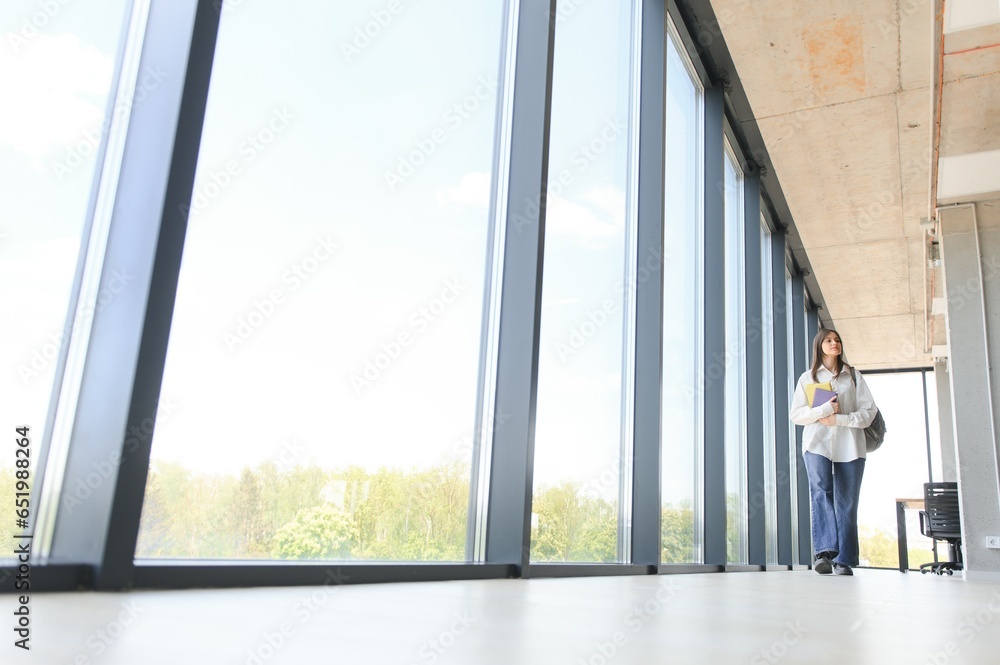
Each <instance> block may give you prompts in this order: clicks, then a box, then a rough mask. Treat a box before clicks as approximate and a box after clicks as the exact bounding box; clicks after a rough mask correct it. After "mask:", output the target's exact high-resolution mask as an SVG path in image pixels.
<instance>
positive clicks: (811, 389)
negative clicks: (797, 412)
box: [806, 381, 833, 406]
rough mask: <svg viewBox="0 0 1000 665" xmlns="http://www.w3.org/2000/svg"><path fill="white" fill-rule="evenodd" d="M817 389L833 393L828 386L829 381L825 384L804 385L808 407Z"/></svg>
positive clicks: (811, 403) (831, 388)
mask: <svg viewBox="0 0 1000 665" xmlns="http://www.w3.org/2000/svg"><path fill="white" fill-rule="evenodd" d="M818 388H822V389H823V390H829V391H831V392H832V391H833V387H832V386H831V385H830V382H829V381H827V382H825V383H807V384H806V403H807V404H808V405H809V406H812V405H813V397H815V396H816V390H817V389H818Z"/></svg>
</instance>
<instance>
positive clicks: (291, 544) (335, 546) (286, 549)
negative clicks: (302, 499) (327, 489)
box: [273, 504, 357, 559]
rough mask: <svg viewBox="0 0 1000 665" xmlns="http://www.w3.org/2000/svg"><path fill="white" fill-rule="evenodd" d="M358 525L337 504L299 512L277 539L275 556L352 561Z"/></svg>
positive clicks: (274, 549)
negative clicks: (355, 525)
mask: <svg viewBox="0 0 1000 665" xmlns="http://www.w3.org/2000/svg"><path fill="white" fill-rule="evenodd" d="M356 535H357V534H356V532H355V529H354V525H353V524H352V522H351V520H350V518H348V517H347V515H345V514H344V512H343V511H342V510H340V509H339V508H337V507H336V506H334V505H330V504H327V505H323V506H315V507H313V508H306V509H304V510H302V511H300V512H299V514H298V515H296V516H295V519H293V520H292V521H291V522H289V523H288V524H286V525H284V526H283V527H281V528H280V529H278V533H277V534H276V535H275V537H274V548H273V551H274V554H275V556H278V557H280V558H283V559H348V558H350V556H351V547H352V546H353V544H354V539H355V537H356Z"/></svg>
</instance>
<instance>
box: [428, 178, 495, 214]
mask: <svg viewBox="0 0 1000 665" xmlns="http://www.w3.org/2000/svg"><path fill="white" fill-rule="evenodd" d="M434 196H435V197H436V198H437V201H438V203H442V204H444V203H456V204H459V205H469V206H483V207H486V206H488V205H489V204H490V174H489V173H466V174H465V175H463V176H462V178H461V180H459V182H458V184H457V185H453V186H451V187H444V188H442V189H439V190H437V191H436V192H435V193H434Z"/></svg>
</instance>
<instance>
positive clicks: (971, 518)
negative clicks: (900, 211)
mask: <svg viewBox="0 0 1000 665" xmlns="http://www.w3.org/2000/svg"><path fill="white" fill-rule="evenodd" d="M996 203H997V202H992V203H991V202H985V203H978V204H975V205H972V204H969V205H962V206H954V207H949V208H944V209H941V210H940V212H939V217H940V220H941V229H942V236H943V237H942V241H941V247H942V255H943V258H944V276H945V295H946V299H947V305H948V307H947V314H946V320H947V329H948V344H949V356H950V357H949V359H950V368H951V372H950V379H951V403H952V409H951V414H952V417H953V430H952V431H953V433H954V438H955V442H956V443H957V446H956V453H957V455H956V460H957V463H958V484H959V494H960V501H961V507H962V543H963V549H964V551H965V578H966V579H967V580H977V581H989V582H1000V549H987V547H986V538H987V536H1000V469H998V464H997V459H998V450H997V440H996V423H997V415H998V412H1000V409H998V405H997V397H998V396H1000V385H998V382H1000V380H998V377H997V375H996V374H994V373H993V372H991V371H990V358H991V357H993V356H996V355H997V352H998V351H1000V347H998V344H1000V206H997V205H996Z"/></svg>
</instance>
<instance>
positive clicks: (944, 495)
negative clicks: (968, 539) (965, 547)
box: [920, 482, 962, 575]
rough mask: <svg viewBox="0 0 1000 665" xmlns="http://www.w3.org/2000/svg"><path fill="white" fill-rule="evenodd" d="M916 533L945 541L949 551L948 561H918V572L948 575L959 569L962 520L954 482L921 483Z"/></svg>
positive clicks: (960, 568) (956, 485)
mask: <svg viewBox="0 0 1000 665" xmlns="http://www.w3.org/2000/svg"><path fill="white" fill-rule="evenodd" d="M920 533H922V534H924V535H925V536H927V537H928V538H933V539H934V540H944V541H947V543H948V549H949V551H950V552H951V561H936V562H934V561H932V562H930V563H925V564H922V565H921V566H920V572H921V573H926V572H932V573H936V574H938V575H942V574H944V573H947V574H949V575H951V574H952V573H954V572H955V571H956V570H962V520H961V516H960V515H959V512H958V483H954V482H950V483H924V509H923V510H921V511H920Z"/></svg>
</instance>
